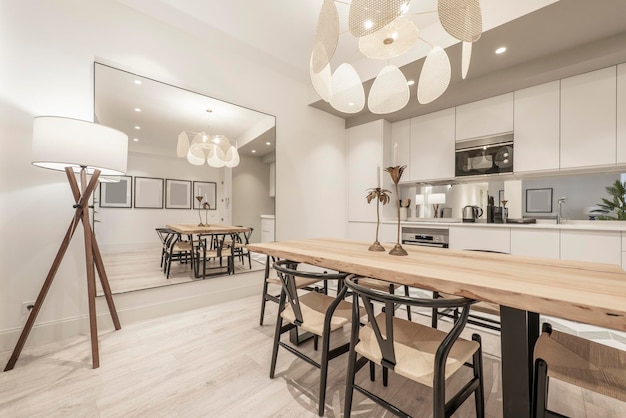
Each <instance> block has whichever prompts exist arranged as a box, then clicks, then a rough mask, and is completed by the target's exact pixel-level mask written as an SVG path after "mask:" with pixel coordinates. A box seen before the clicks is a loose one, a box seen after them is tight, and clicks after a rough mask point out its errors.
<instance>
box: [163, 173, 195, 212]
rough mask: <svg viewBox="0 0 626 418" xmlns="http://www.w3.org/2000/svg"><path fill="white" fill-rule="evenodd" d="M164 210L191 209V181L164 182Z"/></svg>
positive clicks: (167, 180)
mask: <svg viewBox="0 0 626 418" xmlns="http://www.w3.org/2000/svg"><path fill="white" fill-rule="evenodd" d="M165 209H191V180H172V179H166V180H165Z"/></svg>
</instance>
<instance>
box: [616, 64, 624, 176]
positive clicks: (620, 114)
mask: <svg viewBox="0 0 626 418" xmlns="http://www.w3.org/2000/svg"><path fill="white" fill-rule="evenodd" d="M617 163H618V164H626V64H620V65H618V66H617Z"/></svg>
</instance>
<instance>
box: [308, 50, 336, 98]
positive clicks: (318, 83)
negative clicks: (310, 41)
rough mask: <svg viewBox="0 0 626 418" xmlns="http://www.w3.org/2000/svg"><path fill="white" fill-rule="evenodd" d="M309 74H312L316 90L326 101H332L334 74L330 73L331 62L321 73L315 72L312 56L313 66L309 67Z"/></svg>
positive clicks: (312, 82)
mask: <svg viewBox="0 0 626 418" xmlns="http://www.w3.org/2000/svg"><path fill="white" fill-rule="evenodd" d="M309 74H310V75H311V84H313V88H314V89H315V92H316V93H317V94H318V95H319V96H320V97H321V98H322V100H324V101H326V102H330V97H331V90H330V84H331V83H332V74H331V73H330V64H328V65H327V66H326V67H324V69H323V70H322V71H320V72H319V73H317V74H316V73H315V72H313V58H311V66H310V68H309Z"/></svg>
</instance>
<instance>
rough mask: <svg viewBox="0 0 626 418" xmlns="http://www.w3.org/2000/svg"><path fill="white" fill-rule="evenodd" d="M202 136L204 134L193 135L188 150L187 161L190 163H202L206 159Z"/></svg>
mask: <svg viewBox="0 0 626 418" xmlns="http://www.w3.org/2000/svg"><path fill="white" fill-rule="evenodd" d="M202 138H203V134H196V136H194V137H193V141H191V145H190V146H189V151H187V161H189V163H190V164H193V165H202V164H204V162H205V160H206V159H205V157H204V151H203V146H204V143H203V141H202Z"/></svg>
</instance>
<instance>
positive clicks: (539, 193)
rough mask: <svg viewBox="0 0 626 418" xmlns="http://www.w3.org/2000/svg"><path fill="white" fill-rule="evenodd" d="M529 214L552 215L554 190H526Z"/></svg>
mask: <svg viewBox="0 0 626 418" xmlns="http://www.w3.org/2000/svg"><path fill="white" fill-rule="evenodd" d="M526 212H527V213H551V212H552V189H551V188H546V189H526Z"/></svg>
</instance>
